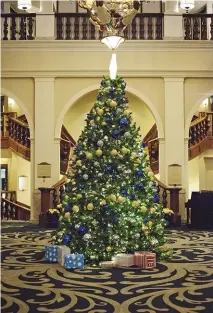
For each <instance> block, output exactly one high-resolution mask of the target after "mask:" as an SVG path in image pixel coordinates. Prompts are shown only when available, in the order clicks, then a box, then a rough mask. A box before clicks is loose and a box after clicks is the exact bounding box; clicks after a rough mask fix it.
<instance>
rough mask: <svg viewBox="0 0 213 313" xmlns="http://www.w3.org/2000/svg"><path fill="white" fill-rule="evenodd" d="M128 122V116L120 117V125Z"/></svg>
mask: <svg viewBox="0 0 213 313" xmlns="http://www.w3.org/2000/svg"><path fill="white" fill-rule="evenodd" d="M127 124H128V120H127V119H126V118H121V119H120V125H121V126H126V125H127Z"/></svg>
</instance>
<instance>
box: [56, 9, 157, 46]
mask: <svg viewBox="0 0 213 313" xmlns="http://www.w3.org/2000/svg"><path fill="white" fill-rule="evenodd" d="M55 16H56V39H57V40H96V39H101V38H102V36H103V33H102V32H100V31H98V29H97V28H95V26H94V25H93V24H91V23H90V21H89V18H88V15H87V14H85V13H56V15H55ZM124 37H125V38H127V39H133V40H152V39H154V40H160V39H163V14H161V13H159V14H158V13H153V14H152V13H147V14H137V16H136V17H135V18H134V19H133V21H132V24H131V25H129V26H128V27H127V28H126V30H125V31H124Z"/></svg>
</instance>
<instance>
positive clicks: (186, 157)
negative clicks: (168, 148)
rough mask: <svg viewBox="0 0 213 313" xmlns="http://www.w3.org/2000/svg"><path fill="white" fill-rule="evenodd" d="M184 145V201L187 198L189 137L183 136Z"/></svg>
mask: <svg viewBox="0 0 213 313" xmlns="http://www.w3.org/2000/svg"><path fill="white" fill-rule="evenodd" d="M184 146H185V149H184V151H185V166H184V186H185V190H186V201H187V200H188V199H189V138H184Z"/></svg>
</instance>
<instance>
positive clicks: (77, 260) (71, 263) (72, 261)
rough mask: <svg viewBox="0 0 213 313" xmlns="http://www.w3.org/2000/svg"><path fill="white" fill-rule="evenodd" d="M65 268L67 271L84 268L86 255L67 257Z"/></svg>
mask: <svg viewBox="0 0 213 313" xmlns="http://www.w3.org/2000/svg"><path fill="white" fill-rule="evenodd" d="M64 267H65V268H66V269H71V268H84V255H83V254H77V253H75V254H68V255H65V258H64Z"/></svg>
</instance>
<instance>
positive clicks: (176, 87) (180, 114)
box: [164, 78, 186, 188]
mask: <svg viewBox="0 0 213 313" xmlns="http://www.w3.org/2000/svg"><path fill="white" fill-rule="evenodd" d="M164 82H165V173H166V174H165V176H166V184H168V166H169V165H170V164H179V165H181V166H182V187H183V188H185V178H184V175H185V166H186V165H185V146H184V78H165V79H164Z"/></svg>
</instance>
